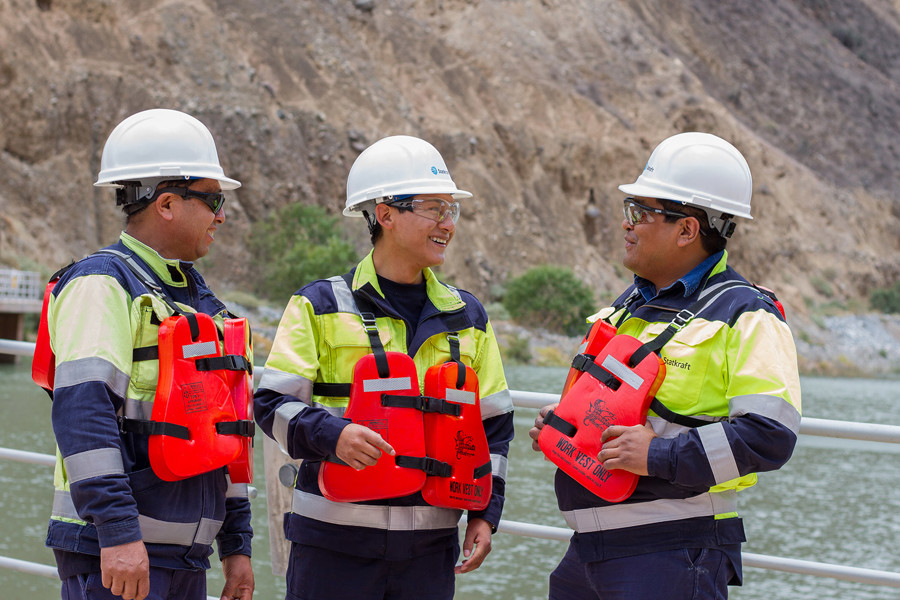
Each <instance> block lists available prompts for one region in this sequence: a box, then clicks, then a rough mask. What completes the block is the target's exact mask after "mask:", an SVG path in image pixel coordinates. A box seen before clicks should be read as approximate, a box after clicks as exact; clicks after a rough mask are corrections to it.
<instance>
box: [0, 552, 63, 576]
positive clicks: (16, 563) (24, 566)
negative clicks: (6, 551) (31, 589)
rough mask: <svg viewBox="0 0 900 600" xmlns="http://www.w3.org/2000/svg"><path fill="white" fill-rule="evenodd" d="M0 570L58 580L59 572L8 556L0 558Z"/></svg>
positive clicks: (47, 566) (49, 567)
mask: <svg viewBox="0 0 900 600" xmlns="http://www.w3.org/2000/svg"><path fill="white" fill-rule="evenodd" d="M0 568H2V569H10V570H11V571H19V572H20V573H28V574H30V575H40V576H41V577H49V578H50V579H59V572H58V571H57V570H56V567H51V566H49V565H42V564H39V563H33V562H28V561H27V560H19V559H17V558H9V557H8V556H0Z"/></svg>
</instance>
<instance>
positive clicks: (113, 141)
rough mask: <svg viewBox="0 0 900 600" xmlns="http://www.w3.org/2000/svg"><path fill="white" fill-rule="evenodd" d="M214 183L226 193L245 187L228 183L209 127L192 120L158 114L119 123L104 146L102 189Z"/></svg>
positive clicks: (180, 115)
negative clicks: (186, 181)
mask: <svg viewBox="0 0 900 600" xmlns="http://www.w3.org/2000/svg"><path fill="white" fill-rule="evenodd" d="M179 178H184V179H215V180H216V181H218V182H219V184H220V185H221V187H222V189H223V190H233V189H236V188H239V187H241V182H240V181H236V180H234V179H229V178H228V177H225V172H224V171H223V170H222V167H221V165H220V164H219V155H218V153H217V152H216V143H215V141H214V140H213V136H212V134H211V133H210V132H209V129H207V128H206V126H205V125H204V124H203V123H201V122H200V121H198V120H197V119H195V118H194V117H192V116H191V115H188V114H185V113H183V112H179V111H177V110H169V109H164V108H155V109H152V110H145V111H143V112H139V113H137V114H134V115H131V116H130V117H128V118H127V119H125V120H124V121H122V122H121V123H119V124H118V125H117V126H116V128H115V129H113V131H112V133H110V134H109V138H108V139H107V140H106V145H104V146H103V156H102V157H101V158H100V174H99V175H98V176H97V181H96V183H94V185H95V186H98V187H120V186H122V184H123V182H129V183H131V182H140V184H141V185H144V186H148V185H149V186H154V187H155V186H156V184H158V183H159V182H160V181H165V180H167V179H179Z"/></svg>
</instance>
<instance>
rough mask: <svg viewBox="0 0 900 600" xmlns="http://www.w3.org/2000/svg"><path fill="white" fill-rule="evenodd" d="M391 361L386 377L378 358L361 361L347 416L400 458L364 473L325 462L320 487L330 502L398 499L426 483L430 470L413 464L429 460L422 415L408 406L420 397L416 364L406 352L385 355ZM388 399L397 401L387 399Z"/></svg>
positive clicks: (389, 458) (380, 462) (385, 459)
mask: <svg viewBox="0 0 900 600" xmlns="http://www.w3.org/2000/svg"><path fill="white" fill-rule="evenodd" d="M385 358H386V363H387V367H388V369H389V371H388V372H386V373H385V372H382V374H379V369H378V365H377V364H376V357H375V355H374V354H367V355H365V356H363V357H362V358H361V359H359V361H357V363H356V365H355V366H354V367H353V381H352V382H351V384H350V404H349V405H348V407H347V411H346V412H345V413H344V416H345V417H346V418H348V419H350V420H351V421H352V422H354V423H357V424H359V425H364V426H366V427H368V428H369V429H371V430H373V431H375V432H376V433H378V434H379V435H380V436H381V437H382V438H384V439H385V441H386V442H387V443H389V444H390V445H391V446H392V447H393V448H394V451H395V452H396V455H395V456H390V455H389V454H387V453H382V455H381V456H380V457H379V459H378V462H377V463H375V464H374V465H372V466H369V467H366V468H364V469H361V470H359V471H357V470H356V469H353V468H351V467H349V466H347V465H346V464H344V463H342V462H340V461H339V459H336V458H333V459H332V460H330V461H326V462H324V463H323V464H322V467H321V468H320V469H319V489H320V490H321V491H322V494H323V495H324V496H325V497H326V498H328V499H329V500H334V501H336V502H361V501H364V500H380V499H383V498H395V497H398V496H406V495H409V494H412V493H415V492H417V491H419V490H420V489H422V486H423V485H425V476H426V475H425V471H423V470H421V469H418V468H414V467H413V466H412V464H411V462H412V461H414V460H415V459H416V458H418V459H420V460H421V459H423V457H424V456H425V426H424V421H423V419H422V412H421V411H420V410H418V409H417V408H416V407H415V406H413V405H412V404H410V405H408V406H407V405H405V403H404V402H402V399H403V398H404V397H406V398H410V399H411V398H415V397H418V396H419V378H418V375H417V374H416V365H415V363H414V362H413V359H412V358H411V357H410V356H408V355H406V354H404V353H402V352H385ZM382 375H383V376H382ZM384 396H388V398H390V399H391V400H390V401H385V400H384V398H383V397H384ZM404 465H409V466H404Z"/></svg>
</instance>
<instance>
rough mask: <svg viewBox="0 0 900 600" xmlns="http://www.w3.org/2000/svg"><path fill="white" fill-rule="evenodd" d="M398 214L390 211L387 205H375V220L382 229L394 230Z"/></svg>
mask: <svg viewBox="0 0 900 600" xmlns="http://www.w3.org/2000/svg"><path fill="white" fill-rule="evenodd" d="M397 214H398V213H397V212H394V211H392V210H391V209H390V207H389V206H388V205H387V204H384V203H381V204H376V205H375V218H376V219H377V220H378V223H379V224H380V225H381V227H382V229H393V228H394V225H395V224H396V218H395V217H396V215H397Z"/></svg>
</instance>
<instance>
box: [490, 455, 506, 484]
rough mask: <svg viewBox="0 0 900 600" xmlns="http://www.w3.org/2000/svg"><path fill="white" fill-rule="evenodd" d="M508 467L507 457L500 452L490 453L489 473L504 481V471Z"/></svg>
mask: <svg viewBox="0 0 900 600" xmlns="http://www.w3.org/2000/svg"><path fill="white" fill-rule="evenodd" d="M508 469H509V459H508V458H506V457H505V456H503V455H502V454H491V475H493V476H494V477H499V478H500V479H502V480H503V481H506V471H507V470H508Z"/></svg>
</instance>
